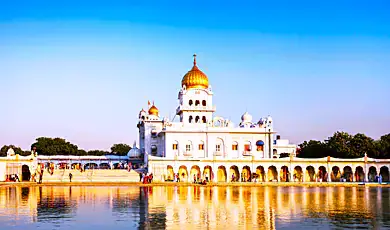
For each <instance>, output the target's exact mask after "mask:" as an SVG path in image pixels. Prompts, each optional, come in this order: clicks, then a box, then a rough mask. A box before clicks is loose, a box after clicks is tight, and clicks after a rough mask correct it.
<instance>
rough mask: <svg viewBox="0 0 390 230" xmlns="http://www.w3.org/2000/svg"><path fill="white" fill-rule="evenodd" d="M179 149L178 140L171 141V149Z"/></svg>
mask: <svg viewBox="0 0 390 230" xmlns="http://www.w3.org/2000/svg"><path fill="white" fill-rule="evenodd" d="M178 149H179V142H178V141H173V142H172V150H178Z"/></svg>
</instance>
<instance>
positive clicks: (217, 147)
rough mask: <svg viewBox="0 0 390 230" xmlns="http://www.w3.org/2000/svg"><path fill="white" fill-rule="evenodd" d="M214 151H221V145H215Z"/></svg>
mask: <svg viewBox="0 0 390 230" xmlns="http://www.w3.org/2000/svg"><path fill="white" fill-rule="evenodd" d="M215 151H216V152H220V151H221V145H220V144H218V145H216V146H215Z"/></svg>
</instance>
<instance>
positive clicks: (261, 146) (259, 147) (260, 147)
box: [256, 145, 264, 151]
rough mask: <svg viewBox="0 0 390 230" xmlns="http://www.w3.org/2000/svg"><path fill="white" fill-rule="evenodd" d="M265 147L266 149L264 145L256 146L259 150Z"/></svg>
mask: <svg viewBox="0 0 390 230" xmlns="http://www.w3.org/2000/svg"><path fill="white" fill-rule="evenodd" d="M263 149H264V146H263V145H260V146H257V148H256V150H257V151H263Z"/></svg>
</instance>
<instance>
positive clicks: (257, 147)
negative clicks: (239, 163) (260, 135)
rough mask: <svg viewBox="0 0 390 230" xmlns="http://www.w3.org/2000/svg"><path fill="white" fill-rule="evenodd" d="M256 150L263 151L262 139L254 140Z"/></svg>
mask: <svg viewBox="0 0 390 230" xmlns="http://www.w3.org/2000/svg"><path fill="white" fill-rule="evenodd" d="M256 151H258V152H261V151H264V141H262V140H258V141H256Z"/></svg>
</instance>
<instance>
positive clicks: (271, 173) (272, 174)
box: [267, 165, 278, 182]
mask: <svg viewBox="0 0 390 230" xmlns="http://www.w3.org/2000/svg"><path fill="white" fill-rule="evenodd" d="M267 178H268V179H267V180H268V181H276V182H277V181H278V171H277V170H276V167H275V166H273V165H272V166H269V167H268V172H267Z"/></svg>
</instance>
